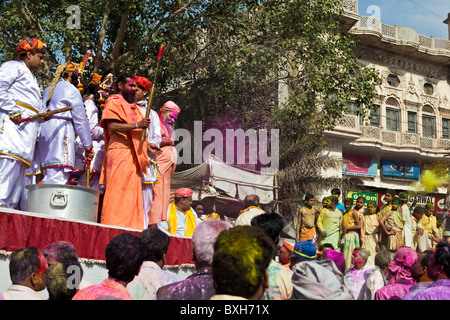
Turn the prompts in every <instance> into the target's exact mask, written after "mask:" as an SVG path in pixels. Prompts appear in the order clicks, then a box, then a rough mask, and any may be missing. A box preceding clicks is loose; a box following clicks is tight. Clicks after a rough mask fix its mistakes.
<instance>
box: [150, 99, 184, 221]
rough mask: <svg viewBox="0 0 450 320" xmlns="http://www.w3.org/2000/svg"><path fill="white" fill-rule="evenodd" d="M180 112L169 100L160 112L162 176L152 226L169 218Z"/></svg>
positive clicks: (154, 195) (152, 212)
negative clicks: (176, 133)
mask: <svg viewBox="0 0 450 320" xmlns="http://www.w3.org/2000/svg"><path fill="white" fill-rule="evenodd" d="M179 113H180V108H179V107H178V106H177V105H176V104H175V103H174V102H173V101H167V102H166V103H165V104H164V105H163V106H162V107H161V109H160V110H159V112H158V116H159V120H160V124H161V138H162V140H161V144H160V149H161V152H160V153H159V154H156V160H157V161H158V165H159V170H160V177H159V180H158V183H157V184H155V185H154V186H153V205H152V208H151V210H150V213H149V216H148V219H149V221H148V225H149V226H152V227H155V226H156V224H157V223H159V222H161V221H165V220H167V212H168V211H167V210H168V208H169V204H170V179H171V178H172V175H173V174H174V172H175V168H176V165H177V151H176V149H175V147H174V140H173V138H172V133H173V130H174V125H175V120H176V118H177V117H178V115H179Z"/></svg>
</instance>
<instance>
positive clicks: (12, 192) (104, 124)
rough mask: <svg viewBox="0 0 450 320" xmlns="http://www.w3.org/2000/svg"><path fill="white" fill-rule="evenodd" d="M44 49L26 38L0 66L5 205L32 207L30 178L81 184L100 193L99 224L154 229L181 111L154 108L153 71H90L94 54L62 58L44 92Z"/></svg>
mask: <svg viewBox="0 0 450 320" xmlns="http://www.w3.org/2000/svg"><path fill="white" fill-rule="evenodd" d="M46 51H47V48H46V45H45V44H44V43H43V42H42V41H40V40H38V39H26V40H23V41H22V42H20V44H19V45H18V47H17V55H18V59H17V60H12V61H7V62H4V63H3V64H2V65H1V66H0V121H1V123H2V125H1V130H0V206H2V207H7V208H11V209H19V210H24V211H26V210H27V209H28V196H29V195H28V189H27V188H25V186H27V185H31V184H37V183H42V184H57V185H74V184H76V185H78V186H83V187H89V188H93V189H97V190H101V191H102V193H99V194H102V195H101V206H100V210H99V211H100V212H99V218H98V222H101V223H102V224H107V225H114V226H119V227H124V228H132V229H136V230H144V229H146V228H148V227H149V226H150V227H154V228H156V225H157V224H158V223H160V222H162V221H165V220H167V219H168V214H169V204H170V199H171V193H170V178H171V176H172V175H173V173H174V172H175V167H176V158H177V153H176V150H175V147H174V140H173V135H172V133H173V130H174V125H175V121H176V119H177V117H178V115H179V114H180V112H181V110H180V108H179V107H178V106H177V105H176V104H175V103H174V102H173V101H166V102H165V103H164V104H163V105H162V106H161V107H160V108H159V110H158V112H157V111H155V110H153V108H154V106H151V105H150V106H148V101H149V96H150V95H149V94H150V92H151V88H152V83H151V81H150V80H148V79H147V78H146V77H143V76H139V75H135V74H128V73H124V74H120V75H118V76H117V77H114V76H113V75H112V74H111V73H109V72H105V73H104V74H103V75H100V74H98V73H93V74H92V75H91V76H90V77H87V75H86V71H85V67H86V64H87V62H88V59H83V61H82V62H80V63H76V62H66V63H64V64H61V65H58V67H57V68H56V71H55V73H54V78H53V80H52V81H51V83H50V85H49V86H48V87H47V88H45V90H43V92H41V90H40V88H39V85H38V81H37V79H36V77H35V75H34V74H33V73H34V72H35V71H37V70H39V69H40V68H41V67H42V65H43V64H44V58H45V54H46ZM86 57H88V56H85V58H86ZM86 78H87V79H89V81H88V82H89V83H88V84H87V86H86V88H85V86H84V85H83V82H82V80H83V79H86ZM84 82H86V81H84ZM119 195H120V196H119Z"/></svg>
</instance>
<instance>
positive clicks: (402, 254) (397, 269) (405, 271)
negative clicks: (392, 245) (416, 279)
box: [388, 247, 417, 284]
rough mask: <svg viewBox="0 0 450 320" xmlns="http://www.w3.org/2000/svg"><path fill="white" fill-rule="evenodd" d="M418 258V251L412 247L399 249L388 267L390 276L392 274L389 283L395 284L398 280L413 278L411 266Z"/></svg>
mask: <svg viewBox="0 0 450 320" xmlns="http://www.w3.org/2000/svg"><path fill="white" fill-rule="evenodd" d="M416 260H417V253H416V251H414V250H413V249H411V248H407V247H403V248H400V249H398V251H397V253H396V254H395V257H394V261H392V262H391V264H390V265H389V267H388V278H390V276H392V278H391V280H390V281H389V284H395V283H397V282H398V280H411V281H413V278H412V276H411V267H412V265H413V264H414V263H415V262H416Z"/></svg>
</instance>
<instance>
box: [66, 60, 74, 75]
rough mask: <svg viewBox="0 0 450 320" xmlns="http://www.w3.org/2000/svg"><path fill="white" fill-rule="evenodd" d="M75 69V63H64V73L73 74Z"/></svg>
mask: <svg viewBox="0 0 450 320" xmlns="http://www.w3.org/2000/svg"><path fill="white" fill-rule="evenodd" d="M76 69H77V66H76V65H75V63H73V62H68V63H66V66H65V68H64V73H70V72H75V70H76Z"/></svg>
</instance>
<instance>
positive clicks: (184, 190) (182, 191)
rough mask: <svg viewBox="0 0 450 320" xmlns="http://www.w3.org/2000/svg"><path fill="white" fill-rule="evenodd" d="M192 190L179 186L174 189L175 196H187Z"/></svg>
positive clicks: (190, 194)
mask: <svg viewBox="0 0 450 320" xmlns="http://www.w3.org/2000/svg"><path fill="white" fill-rule="evenodd" d="M193 193H194V191H193V190H192V189H189V188H180V189H177V190H176V191H175V198H189V197H190V196H192V194H193Z"/></svg>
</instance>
